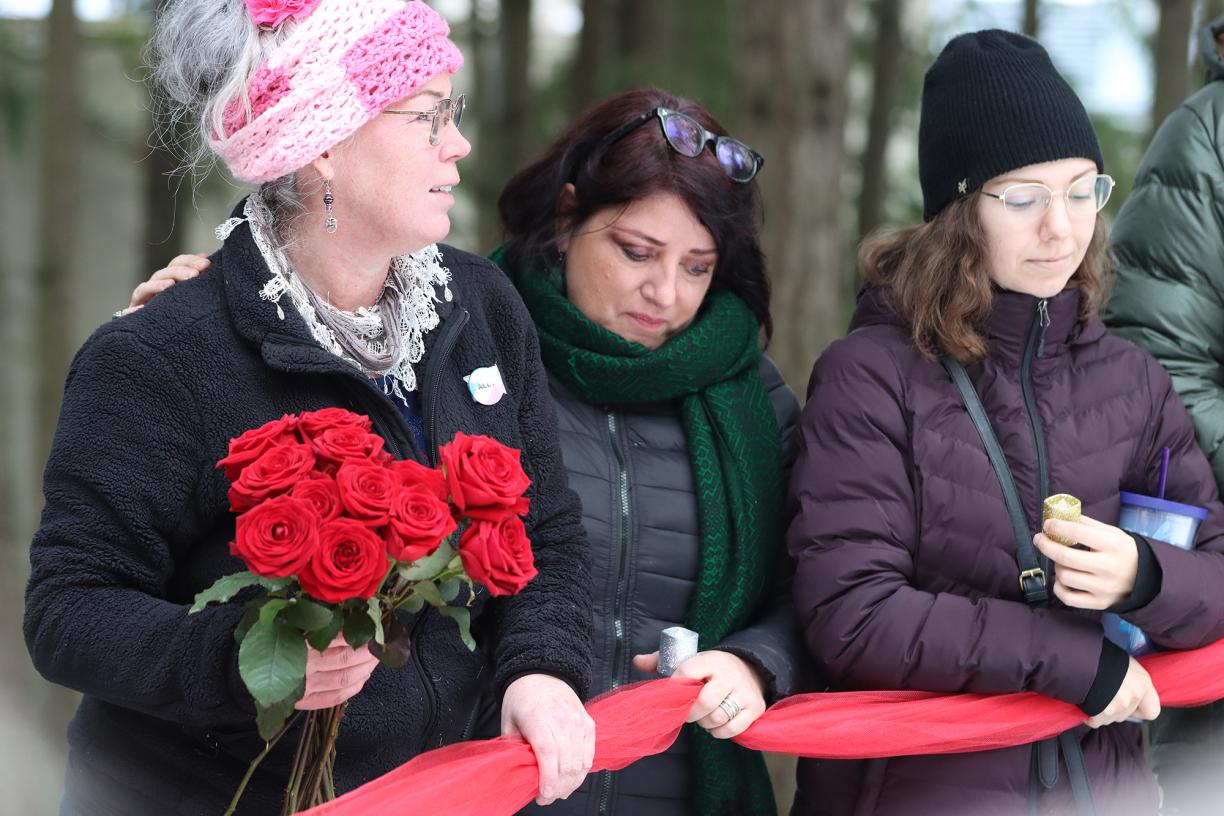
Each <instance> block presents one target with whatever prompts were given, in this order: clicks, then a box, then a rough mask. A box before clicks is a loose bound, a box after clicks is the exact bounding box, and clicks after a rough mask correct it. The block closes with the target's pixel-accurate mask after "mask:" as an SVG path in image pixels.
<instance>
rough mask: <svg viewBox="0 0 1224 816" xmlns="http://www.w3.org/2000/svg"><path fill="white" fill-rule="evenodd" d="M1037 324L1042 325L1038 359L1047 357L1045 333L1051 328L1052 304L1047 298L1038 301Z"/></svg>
mask: <svg viewBox="0 0 1224 816" xmlns="http://www.w3.org/2000/svg"><path fill="white" fill-rule="evenodd" d="M1037 325H1038V326H1040V327H1041V329H1040V330H1041V335H1040V336H1039V337H1038V338H1037V359H1038V360H1040V359H1041V358H1042V357H1045V333H1046V329H1048V328H1050V304H1049V301H1047V300H1046V299H1045V298H1042V299H1041V300H1039V301H1037Z"/></svg>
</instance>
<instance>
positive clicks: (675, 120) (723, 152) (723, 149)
mask: <svg viewBox="0 0 1224 816" xmlns="http://www.w3.org/2000/svg"><path fill="white" fill-rule="evenodd" d="M663 133H664V135H666V136H667V141H668V143H669V144H670V145H671V146H672V148H673V149H675V151H676V152H677V153H679V154H681V155H683V156H688V157H689V158H696V157H697V156H700V155H701V151H702V150H704V149H705V145H706V141H707V140H708V139H709V138H710V137H711V136H713V134H711V133H708V132H707V131H706V129H705V128H703V127H702V126H701V125H700V123H698V122H697V120H695V119H693V118H692V117H691V116H687V115H686V114H683V113H669V114H667V115H665V116H664V117H663ZM714 155H715V157H716V158H717V159H718V163H719V164H721V165H722V167H723V170H724V171H725V172H726V174H727V175H728V176H729V177H730V178H731V179H733V180H735V181H748V180H750V179H751V178H752V177H753V175H755V174H756V157H754V156H753V155H752V151H751V150H749V148H748V146H747V145H745V144H743V143H742V142H738V141H736V140H735V139H731V138H729V137H727V136H717V137H714Z"/></svg>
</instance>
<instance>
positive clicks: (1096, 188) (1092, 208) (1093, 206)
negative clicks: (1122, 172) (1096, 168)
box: [1003, 176, 1113, 215]
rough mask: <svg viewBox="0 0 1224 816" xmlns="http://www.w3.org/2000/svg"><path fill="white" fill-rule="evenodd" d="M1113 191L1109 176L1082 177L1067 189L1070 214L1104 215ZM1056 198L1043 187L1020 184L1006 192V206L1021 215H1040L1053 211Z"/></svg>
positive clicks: (1041, 185)
mask: <svg viewBox="0 0 1224 816" xmlns="http://www.w3.org/2000/svg"><path fill="white" fill-rule="evenodd" d="M1111 192H1113V184H1112V183H1110V179H1109V177H1108V176H1087V177H1085V178H1082V179H1080V180H1079V181H1076V182H1075V183H1074V184H1072V185H1071V186H1070V187H1068V188H1067V191H1066V199H1067V211H1068V212H1070V213H1072V214H1074V215H1091V214H1094V213H1097V212H1100V210H1101V208H1102V207H1104V206H1105V203H1106V202H1107V201H1109V196H1110V193H1111ZM1052 195H1053V192H1052V191H1051V190H1050V189H1049V188H1048V187H1046V186H1045V185H1043V184H1016V185H1013V186H1011V187H1008V188H1007V189H1006V190H1004V191H1003V204H1004V206H1005V207H1007V209H1008V210H1009V211H1011V212H1014V213H1017V214H1026V215H1040V214H1042V213H1044V212H1045V211H1046V210H1047V209H1049V206H1050V200H1051V196H1052Z"/></svg>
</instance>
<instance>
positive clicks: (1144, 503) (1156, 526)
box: [1101, 490, 1207, 656]
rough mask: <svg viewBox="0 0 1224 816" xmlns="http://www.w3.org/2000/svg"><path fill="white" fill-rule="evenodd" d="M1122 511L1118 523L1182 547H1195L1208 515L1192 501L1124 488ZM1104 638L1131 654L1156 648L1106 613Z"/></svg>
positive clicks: (1139, 632) (1140, 633)
mask: <svg viewBox="0 0 1224 816" xmlns="http://www.w3.org/2000/svg"><path fill="white" fill-rule="evenodd" d="M1119 496H1120V497H1121V499H1122V510H1121V512H1120V513H1119V515H1118V526H1119V527H1121V528H1122V529H1123V530H1129V531H1130V532H1132V533H1137V534H1139V535H1141V536H1143V537H1144V538H1149V539H1155V540H1156V541H1163V542H1165V543H1166V544H1172V545H1173V546H1174V547H1181V548H1182V549H1183V550H1192V549H1194V539H1195V536H1197V535H1198V528H1199V525H1200V524H1202V523H1203V520H1204V519H1206V518H1207V511H1206V510H1205V509H1204V508H1202V507H1196V506H1194V505H1192V504H1182V503H1180V502H1175V501H1169V500H1168V499H1156V498H1153V497H1151V496H1142V495H1140V494H1138V493H1127V492H1126V491H1125V490H1124V491H1122V492H1121V493H1120V494H1119ZM1101 623H1102V625H1104V627H1105V637H1107V638H1109V639H1110V640H1112V641H1113V642H1114V643H1116V644H1118V645H1119V646H1121V647H1122V648H1123V649H1125V650H1126V651H1127V652H1129V653H1130V654H1132V655H1136V656H1138V655H1144V654H1148V653H1150V652H1153V651H1155V647H1153V646H1152V643H1151V641H1149V640H1148V637H1147V635H1145V634H1144V633H1143V630H1142V629H1140V628H1139V627H1137V626H1135V625H1134V624H1130V623H1127V622H1126V621H1124V620H1122V618H1120V617H1119V616H1118V615H1115V614H1113V613H1110V612H1107V613H1105V614H1104V615H1102V616H1101Z"/></svg>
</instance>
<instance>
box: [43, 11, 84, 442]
mask: <svg viewBox="0 0 1224 816" xmlns="http://www.w3.org/2000/svg"><path fill="white" fill-rule="evenodd" d="M80 50H81V36H80V31H79V27H78V24H77V18H76V12H75V11H74V9H73V5H72V0H54V2H53V3H52V4H51V12H50V13H49V14H48V16H47V46H46V51H45V52H44V53H45V54H46V55H47V56H46V58H45V60H44V77H43V79H44V85H43V110H42V122H41V139H40V146H41V151H42V152H41V162H40V167H39V172H40V177H39V186H38V200H39V204H38V255H37V259H38V260H37V261H36V266H35V270H36V271H35V276H34V281H35V287H36V293H35V307H34V308H35V321H34V322H35V337H36V338H37V348H36V350H35V357H34V359H35V366H36V368H37V375H36V376H37V386H36V395H37V397H36V408H35V413H36V416H37V417H38V419H37V422H38V428H37V441H38V445H37V450H36V452H35V458H36V459H38V460H39V461H40V462H41V461H43V460H44V459H45V457H46V455H47V451H48V450H49V448H50V445H51V435H52V433H53V432H54V430H55V424H56V419H57V417H58V415H59V403H60V395H61V393H62V392H63V387H64V378H65V374H66V372H67V368H68V362H69V358H70V355H71V353H72V348H73V325H72V302H73V286H72V278H73V275H72V272H73V270H72V248H73V247H74V246H75V245H76V239H77V212H78V211H77V197H78V196H77V188H78V183H77V182H78V166H77V153H78V149H79V148H78V140H77V134H78V133H80V131H81V116H80V110H81V92H80V73H79V72H80V62H79V55H80Z"/></svg>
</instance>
